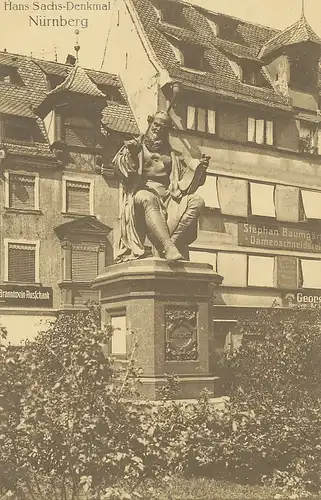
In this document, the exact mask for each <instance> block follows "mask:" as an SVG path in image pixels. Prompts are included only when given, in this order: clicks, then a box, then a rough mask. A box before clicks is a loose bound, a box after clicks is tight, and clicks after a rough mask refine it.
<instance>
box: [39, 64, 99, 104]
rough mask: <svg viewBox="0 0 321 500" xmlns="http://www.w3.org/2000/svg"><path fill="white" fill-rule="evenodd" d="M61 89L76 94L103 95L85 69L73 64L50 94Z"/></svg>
mask: <svg viewBox="0 0 321 500" xmlns="http://www.w3.org/2000/svg"><path fill="white" fill-rule="evenodd" d="M63 90H68V91H69V92H75V93H77V94H85V95H90V96H93V97H105V96H104V94H103V93H102V92H101V91H100V90H99V88H98V87H97V86H96V85H95V84H94V83H93V82H92V80H91V79H90V78H89V76H88V75H87V74H86V71H85V70H84V69H83V68H81V67H80V66H74V67H73V68H72V70H71V71H70V73H69V75H68V76H67V78H66V79H65V80H64V81H63V82H62V83H61V84H60V85H58V86H57V87H55V88H54V89H53V90H51V91H50V92H49V93H50V94H56V93H57V92H61V91H63Z"/></svg>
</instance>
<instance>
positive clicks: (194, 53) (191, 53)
mask: <svg viewBox="0 0 321 500" xmlns="http://www.w3.org/2000/svg"><path fill="white" fill-rule="evenodd" d="M182 54H183V66H185V68H190V69H196V70H198V71H205V60H204V50H203V49H201V48H199V47H195V46H190V47H186V48H185V49H184V50H183V51H182Z"/></svg>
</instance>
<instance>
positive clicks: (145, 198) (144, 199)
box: [134, 189, 158, 207]
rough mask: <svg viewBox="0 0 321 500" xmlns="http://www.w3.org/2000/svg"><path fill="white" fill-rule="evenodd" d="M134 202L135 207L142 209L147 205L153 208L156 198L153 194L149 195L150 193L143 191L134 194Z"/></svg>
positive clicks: (156, 201)
mask: <svg viewBox="0 0 321 500" xmlns="http://www.w3.org/2000/svg"><path fill="white" fill-rule="evenodd" d="M134 200H135V203H136V204H137V205H140V206H143V207H146V206H148V205H153V206H155V205H157V203H158V200H157V196H156V195H155V194H154V193H151V192H150V191H145V190H143V189H142V190H141V191H138V192H137V193H136V194H135V198H134Z"/></svg>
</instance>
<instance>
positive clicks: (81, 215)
mask: <svg viewBox="0 0 321 500" xmlns="http://www.w3.org/2000/svg"><path fill="white" fill-rule="evenodd" d="M61 214H62V216H63V217H69V218H75V217H76V218H77V217H95V215H94V214H89V213H83V214H80V213H79V212H61Z"/></svg>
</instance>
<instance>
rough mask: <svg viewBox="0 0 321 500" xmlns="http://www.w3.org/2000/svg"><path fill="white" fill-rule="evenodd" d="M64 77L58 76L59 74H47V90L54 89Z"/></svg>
mask: <svg viewBox="0 0 321 500" xmlns="http://www.w3.org/2000/svg"><path fill="white" fill-rule="evenodd" d="M64 79H65V77H64V76H60V75H48V77H47V81H48V87H49V90H52V89H55V88H56V87H58V85H60V84H61V83H62V82H63V81H64Z"/></svg>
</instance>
